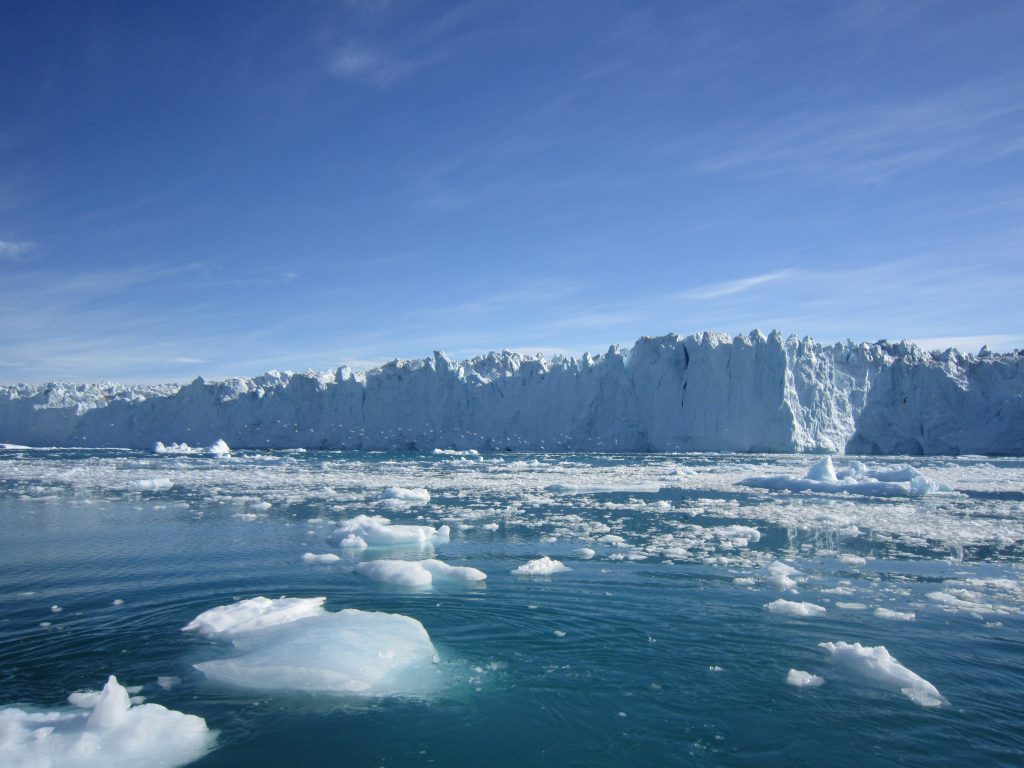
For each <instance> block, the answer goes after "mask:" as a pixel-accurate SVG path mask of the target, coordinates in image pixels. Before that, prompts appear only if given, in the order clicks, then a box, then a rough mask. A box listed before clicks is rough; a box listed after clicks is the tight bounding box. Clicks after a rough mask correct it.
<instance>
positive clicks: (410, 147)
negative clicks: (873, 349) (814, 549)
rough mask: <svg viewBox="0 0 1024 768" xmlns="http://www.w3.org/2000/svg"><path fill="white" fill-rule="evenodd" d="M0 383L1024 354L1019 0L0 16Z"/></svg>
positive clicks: (154, 8)
mask: <svg viewBox="0 0 1024 768" xmlns="http://www.w3.org/2000/svg"><path fill="white" fill-rule="evenodd" d="M0 16H2V18H3V21H2V23H0V382H9V383H10V382H17V381H24V382H42V381H47V380H51V379H58V378H59V379H70V380H75V381H95V380H111V379H113V380H121V381H126V382H140V383H142V382H158V381H180V382H184V381H189V380H191V379H193V378H195V377H196V376H197V375H202V376H204V377H206V378H208V379H209V378H221V377H226V376H235V375H252V374H257V373H261V372H263V371H265V370H271V369H277V370H296V371H304V370H307V369H311V368H312V369H317V370H327V369H331V368H336V367H338V366H339V365H342V364H348V365H351V366H353V367H356V368H365V367H368V366H372V365H376V364H379V363H381V362H384V361H386V360H388V359H392V358H395V357H402V358H408V357H424V356H427V355H429V354H430V353H431V352H432V351H433V350H444V351H445V352H447V353H448V354H449V356H451V357H453V358H465V357H470V356H473V355H476V354H480V353H483V352H486V351H488V350H491V349H513V350H518V351H523V352H542V353H544V354H546V355H549V356H550V355H552V354H554V353H565V354H578V353H581V352H584V351H589V352H592V353H596V352H603V351H605V350H606V349H607V348H608V346H609V345H610V344H613V343H617V344H622V345H629V344H631V343H632V342H633V341H634V340H635V339H637V338H638V337H639V336H641V335H648V336H653V335H661V334H666V333H679V334H688V333H694V332H699V331H703V330H719V331H725V332H727V333H730V334H737V333H746V332H749V331H750V330H751V329H754V328H759V329H762V330H764V331H769V330H771V329H778V330H780V331H782V332H783V333H784V334H786V335H789V334H796V335H797V336H801V337H802V336H805V335H809V336H811V337H813V338H815V339H816V340H818V341H822V342H829V343H831V342H834V341H837V340H841V339H846V338H851V339H854V340H856V341H874V340H878V339H890V340H898V339H903V338H907V339H911V340H915V341H917V342H919V343H920V344H922V345H923V346H925V347H926V348H945V347H947V346H958V347H960V348H961V349H964V350H965V351H977V350H978V348H979V347H980V346H981V345H982V344H987V345H988V346H989V347H991V348H992V349H993V350H1003V351H1006V350H1011V349H1014V348H1017V347H1024V46H1022V45H1021V44H1020V39H1021V35H1022V30H1024V3H1020V2H1018V1H1017V0H1003V1H1001V0H983V1H982V2H972V3H965V2H962V1H961V0H951V1H950V2H939V1H937V2H918V1H917V0H900V2H898V3H893V2H888V1H887V0H861V1H856V0H850V1H844V2H821V1H820V0H812V1H809V2H792V1H790V0H779V2H770V3H765V2H752V1H751V2H733V1H730V0H716V1H712V0H709V1H708V2H696V1H689V2H687V1H684V0H666V2H626V1H622V2H607V1H606V0H587V1H586V2H583V1H582V0H581V1H580V2H571V1H566V2H556V3H547V2H530V1H524V0H508V1H507V2H506V1H498V0H495V1H488V0H472V1H471V2H464V3H459V2H436V1H435V2H416V1H415V0H406V1H403V0H393V1H392V2H387V1H384V0H382V1H381V2H373V1H372V0H352V1H351V2H344V1H342V0H335V1H332V2H327V1H326V0H319V1H311V2H296V3H289V2H280V1H278V0H274V1H273V2H263V1H262V0H241V1H239V2H228V1H224V2H214V3H209V2H186V1H184V0H182V1H176V2H147V3H136V2H104V0H93V1H92V2H89V3H82V2H78V1H77V0H73V1H72V2H57V1H54V0H24V1H22V0H0Z"/></svg>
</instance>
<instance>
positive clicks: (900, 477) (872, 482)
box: [740, 456, 954, 498]
mask: <svg viewBox="0 0 1024 768" xmlns="http://www.w3.org/2000/svg"><path fill="white" fill-rule="evenodd" d="M740 485H745V486H748V487H751V488H765V489H767V490H772V491H791V492H793V493H799V492H801V491H811V492H814V493H851V494H854V495H855V496H880V497H883V498H891V497H912V496H926V495H929V494H936V493H954V491H953V489H952V488H951V487H950V486H948V485H946V484H945V483H937V482H935V481H934V480H932V479H931V478H929V477H926V476H925V475H924V474H922V473H921V472H920V471H919V470H917V469H914V468H913V467H909V466H900V467H897V468H895V469H888V470H886V469H871V468H869V467H868V466H867V465H866V464H864V463H863V462H860V461H852V462H850V466H849V467H848V468H845V469H843V470H841V471H839V472H837V471H836V469H835V467H834V466H833V464H832V458H831V457H830V456H826V457H825V458H824V459H822V460H821V461H819V462H818V463H816V464H814V465H813V466H811V468H810V469H809V470H807V474H806V475H805V476H804V477H802V478H798V477H787V476H785V475H771V476H768V477H748V478H746V479H744V480H741V481H740Z"/></svg>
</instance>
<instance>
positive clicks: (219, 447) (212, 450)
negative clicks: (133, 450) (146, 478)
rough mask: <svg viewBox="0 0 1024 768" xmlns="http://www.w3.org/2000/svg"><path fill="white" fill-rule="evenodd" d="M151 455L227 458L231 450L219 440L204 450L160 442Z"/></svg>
mask: <svg viewBox="0 0 1024 768" xmlns="http://www.w3.org/2000/svg"><path fill="white" fill-rule="evenodd" d="M153 453H159V454H184V455H190V454H192V455H194V454H204V453H205V454H209V455H211V456H229V455H231V448H230V447H229V446H228V444H227V443H226V442H224V441H223V440H220V439H219V440H217V441H216V442H214V443H213V444H212V445H208V446H206V447H205V448H201V447H193V446H191V445H189V444H188V443H171V444H170V445H164V444H163V443H161V442H160V441H157V442H156V444H155V445H154V446H153Z"/></svg>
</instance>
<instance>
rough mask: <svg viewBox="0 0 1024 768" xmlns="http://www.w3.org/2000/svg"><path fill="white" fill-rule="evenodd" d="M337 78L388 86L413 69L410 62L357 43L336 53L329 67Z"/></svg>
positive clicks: (349, 44)
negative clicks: (367, 81)
mask: <svg viewBox="0 0 1024 768" xmlns="http://www.w3.org/2000/svg"><path fill="white" fill-rule="evenodd" d="M327 68H328V70H329V71H330V72H331V74H333V75H335V76H336V77H341V78H347V79H354V80H369V81H370V82H372V83H375V84H377V85H381V86H383V85H388V84H389V83H391V82H393V81H395V80H397V79H398V78H399V77H401V76H402V75H404V74H406V73H407V72H408V71H409V70H411V69H412V65H411V64H409V63H408V62H405V61H401V60H399V59H395V58H392V57H390V56H387V55H385V54H383V53H381V52H380V51H376V50H374V49H372V48H369V47H366V46H362V45H359V44H356V43H348V44H347V45H344V46H342V47H341V48H339V49H338V50H336V51H335V52H334V55H333V56H332V57H331V60H330V62H329V63H328V66H327Z"/></svg>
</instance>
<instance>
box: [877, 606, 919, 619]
mask: <svg viewBox="0 0 1024 768" xmlns="http://www.w3.org/2000/svg"><path fill="white" fill-rule="evenodd" d="M875 618H876V619H888V620H889V621H914V620H915V619H916V618H917V616H916V615H915V614H914V613H912V612H911V613H905V612H903V611H893V610H890V609H889V608H882V607H878V608H875Z"/></svg>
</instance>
